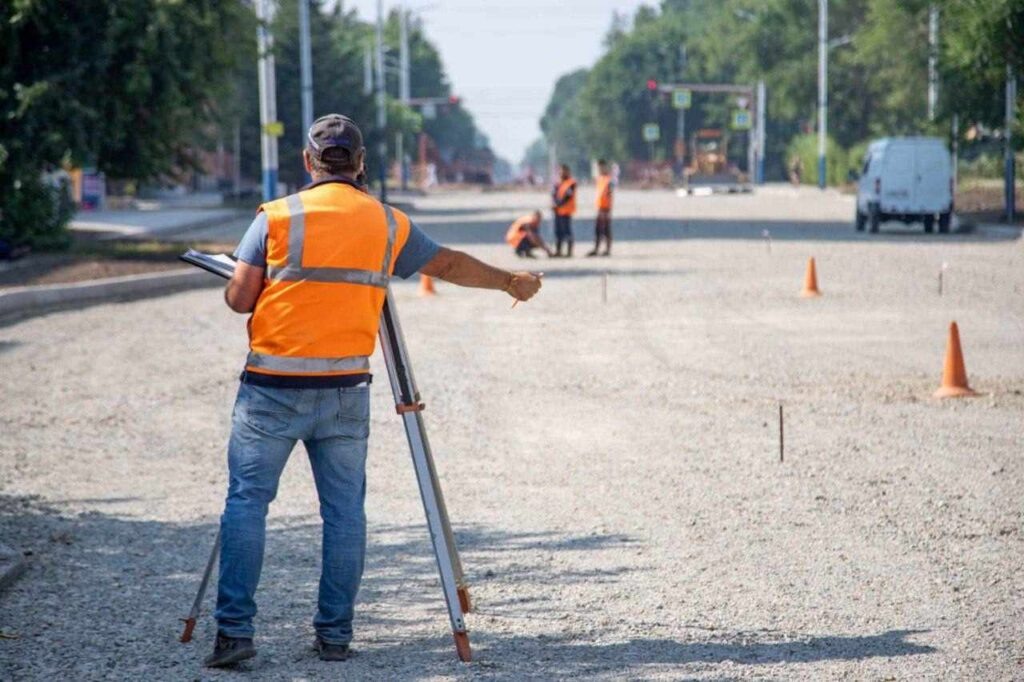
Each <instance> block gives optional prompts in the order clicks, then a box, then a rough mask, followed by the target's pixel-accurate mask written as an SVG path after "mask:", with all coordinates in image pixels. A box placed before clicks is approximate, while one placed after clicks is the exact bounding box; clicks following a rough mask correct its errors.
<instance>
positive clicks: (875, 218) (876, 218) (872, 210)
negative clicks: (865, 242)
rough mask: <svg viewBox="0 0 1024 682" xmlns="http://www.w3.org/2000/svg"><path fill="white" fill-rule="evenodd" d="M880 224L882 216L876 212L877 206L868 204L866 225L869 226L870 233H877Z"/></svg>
mask: <svg viewBox="0 0 1024 682" xmlns="http://www.w3.org/2000/svg"><path fill="white" fill-rule="evenodd" d="M881 222H882V215H881V213H880V212H879V210H878V204H870V205H869V206H868V224H869V225H870V226H871V228H870V230H871V232H878V226H879V225H880V224H881Z"/></svg>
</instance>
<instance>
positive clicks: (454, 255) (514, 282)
mask: <svg viewBox="0 0 1024 682" xmlns="http://www.w3.org/2000/svg"><path fill="white" fill-rule="evenodd" d="M420 272H421V273H423V274H424V275H428V276H430V277H437V278H438V279H443V280H444V281H446V282H451V283H452V284H458V285H459V286H464V287H476V288H479V289H497V290H499V291H504V292H506V293H507V294H508V295H509V296H512V297H513V298H515V299H516V300H519V301H528V300H530V299H531V298H533V295H534V294H536V293H537V291H538V290H539V289H540V286H541V283H540V277H541V276H540V275H535V274H533V273H532V272H508V271H507V270H502V269H501V268H496V267H494V266H492V265H488V264H487V263H484V262H482V261H479V260H477V259H476V258H473V257H472V256H470V255H469V254H468V253H463V252H462V251H455V250H453V249H447V248H444V247H441V249H440V250H439V251H438V252H437V254H436V255H435V256H434V257H433V258H432V259H430V261H429V262H428V263H427V264H426V265H424V266H423V267H421V268H420Z"/></svg>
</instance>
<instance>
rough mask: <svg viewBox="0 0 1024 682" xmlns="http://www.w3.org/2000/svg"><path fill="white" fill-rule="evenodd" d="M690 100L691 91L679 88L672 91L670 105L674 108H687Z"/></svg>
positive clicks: (691, 99) (691, 100)
mask: <svg viewBox="0 0 1024 682" xmlns="http://www.w3.org/2000/svg"><path fill="white" fill-rule="evenodd" d="M692 102H693V93H692V92H690V91H689V90H684V89H680V90H673V91H672V106H673V107H675V108H676V109H689V108H690V104H691V103H692Z"/></svg>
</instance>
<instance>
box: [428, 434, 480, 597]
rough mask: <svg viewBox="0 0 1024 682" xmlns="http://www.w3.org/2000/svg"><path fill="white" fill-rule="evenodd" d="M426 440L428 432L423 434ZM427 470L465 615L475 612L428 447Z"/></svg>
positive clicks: (446, 506)
mask: <svg viewBox="0 0 1024 682" xmlns="http://www.w3.org/2000/svg"><path fill="white" fill-rule="evenodd" d="M423 437H424V440H425V439H426V432H424V434H423ZM426 452H427V469H428V471H429V473H430V483H431V485H432V486H433V488H434V497H436V498H437V507H438V513H439V514H440V516H441V527H442V529H443V530H444V534H445V538H446V539H447V540H448V550H449V552H450V556H449V560H450V561H451V563H452V567H453V568H454V571H455V586H456V590H457V591H458V594H459V604H460V605H461V606H462V610H463V612H464V613H470V612H472V610H473V602H472V601H470V598H469V585H467V584H466V577H465V575H464V574H463V572H462V560H461V559H460V558H459V549H458V546H457V545H456V544H455V535H454V534H453V533H452V524H451V521H450V520H449V519H448V505H446V504H445V503H444V493H442V492H441V482H440V480H439V479H438V477H437V468H436V467H435V466H434V457H433V455H432V454H431V452H430V447H429V445H428V447H427V450H426Z"/></svg>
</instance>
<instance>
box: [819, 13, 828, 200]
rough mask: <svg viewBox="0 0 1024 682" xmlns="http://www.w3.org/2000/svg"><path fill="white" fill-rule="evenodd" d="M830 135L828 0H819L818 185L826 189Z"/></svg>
mask: <svg viewBox="0 0 1024 682" xmlns="http://www.w3.org/2000/svg"><path fill="white" fill-rule="evenodd" d="M827 136H828V0H818V187H819V188H821V189H825V142H826V140H827Z"/></svg>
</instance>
